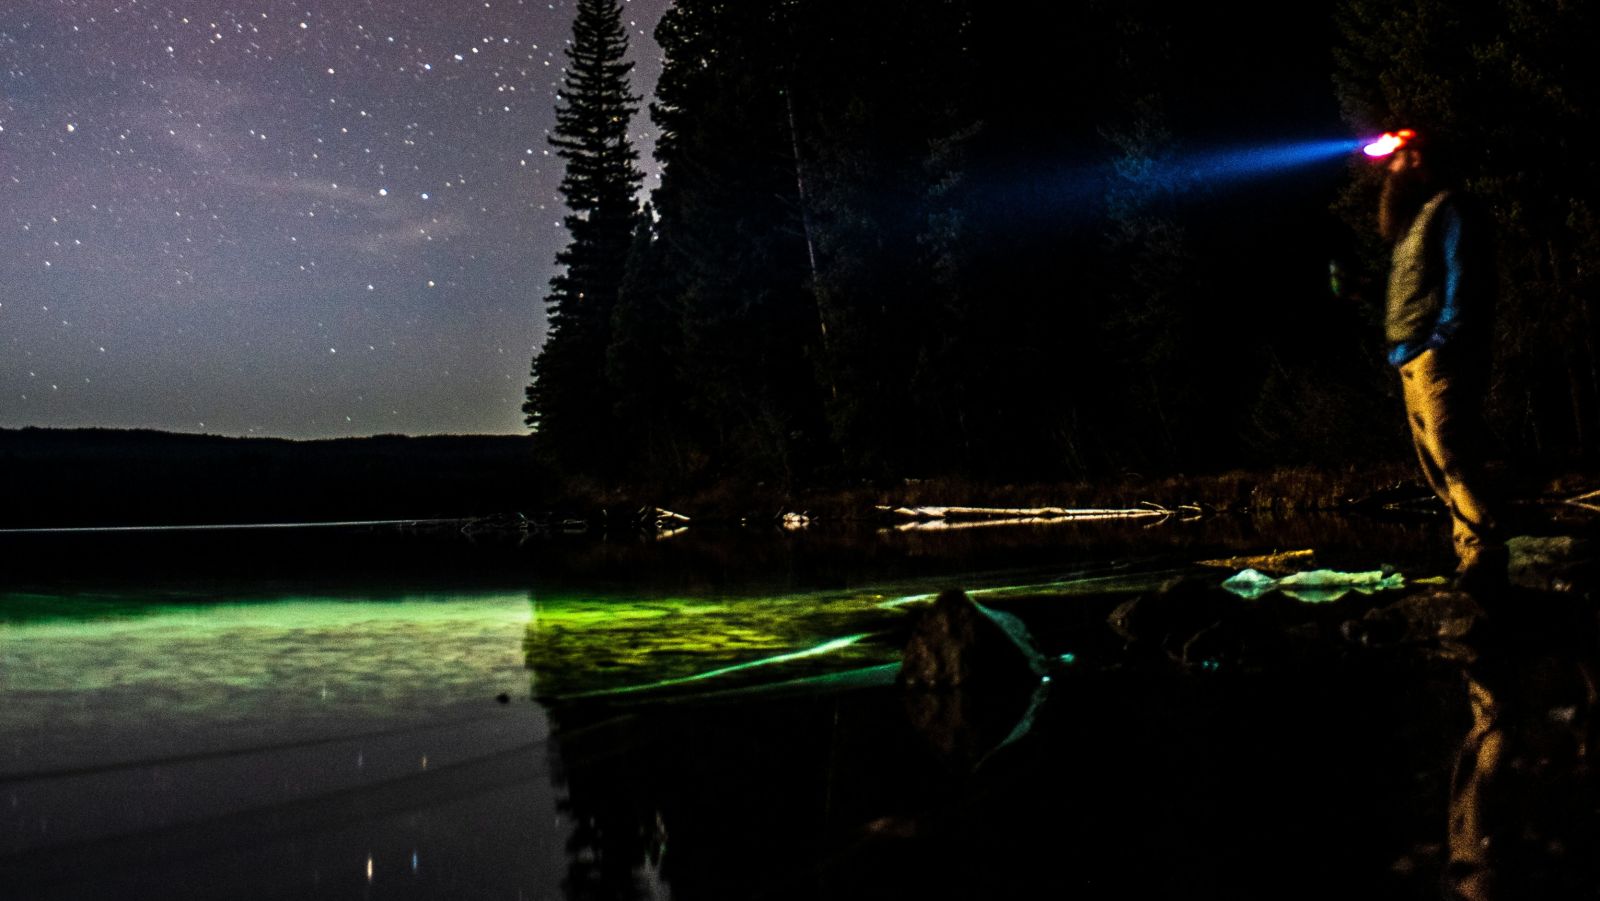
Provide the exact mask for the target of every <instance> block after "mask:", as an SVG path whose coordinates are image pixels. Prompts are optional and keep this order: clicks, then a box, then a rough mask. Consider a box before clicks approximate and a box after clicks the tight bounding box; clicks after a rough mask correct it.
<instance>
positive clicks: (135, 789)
mask: <svg viewBox="0 0 1600 901" xmlns="http://www.w3.org/2000/svg"><path fill="white" fill-rule="evenodd" d="M1182 528H1185V529H1188V531H1187V532H1183V531H1180V530H1179V527H1176V526H1174V527H1171V528H1168V529H1167V530H1166V531H1165V532H1158V531H1151V530H1148V529H1136V528H1130V527H1119V528H1109V527H1106V528H1104V529H1103V530H1102V531H1098V532H1096V531H1092V530H1090V529H1088V528H1087V527H1075V528H1073V529H1072V530H1070V531H1060V530H1056V531H1052V530H1048V529H1046V530H1024V531H1023V532H1020V533H1019V532H1015V531H1013V532H1011V533H1007V534H1004V535H1002V534H999V533H996V534H994V535H988V536H973V535H944V536H927V535H907V534H901V533H893V534H887V533H877V532H865V533H859V534H851V535H845V536H827V535H801V536H793V535H789V536H786V535H781V534H760V535H755V536H751V535H743V534H739V535H729V536H707V537H701V538H693V539H691V540H687V541H685V540H682V539H675V540H674V542H649V541H641V540H637V539H632V538H630V539H627V540H622V541H617V540H610V541H601V540H598V539H585V540H575V541H572V542H568V543H559V542H557V543H535V544H533V545H529V544H528V543H525V542H524V543H518V542H515V541H491V542H488V543H485V542H482V541H480V542H477V543H468V544H463V543H462V542H461V541H460V540H458V539H456V538H453V537H452V538H439V537H437V536H436V537H434V538H430V539H422V538H416V537H412V538H407V539H398V538H395V537H394V536H343V537H332V538H330V537H326V536H324V537H319V538H315V539H274V542H273V543H272V544H270V545H263V544H261V543H259V542H251V543H240V539H238V538H230V539H226V540H221V539H217V540H214V541H213V540H211V539H195V538H189V539H181V540H176V542H175V541H174V539H170V538H168V539H162V540H161V541H152V542H146V543H137V542H135V543H131V544H130V543H129V542H128V541H127V540H126V539H100V541H101V542H102V543H99V544H87V543H82V542H80V543H77V544H72V543H70V542H69V543H65V544H63V543H61V542H59V541H56V542H55V543H50V544H45V543H37V542H36V543H32V544H26V545H18V544H12V545H10V546H7V547H0V550H7V551H10V552H12V554H13V555H14V556H13V557H12V559H14V560H19V561H20V560H26V561H31V562H30V563H29V564H28V565H22V566H19V568H18V569H17V570H14V571H13V572H14V573H16V575H14V576H13V577H12V579H11V580H10V582H9V583H7V584H8V586H9V587H5V588H4V589H0V897H6V898H10V897H19V898H129V897H151V898H220V897H315V898H356V897H360V898H505V899H515V898H551V899H555V898H667V897H673V898H680V899H695V898H754V897H884V896H885V894H887V895H888V896H915V897H934V896H939V897H1019V896H1022V895H1024V894H1026V893H1029V892H1032V891H1036V890H1039V889H1049V890H1052V891H1063V892H1067V891H1070V892H1072V893H1074V894H1075V895H1078V896H1085V897H1127V896H1129V893H1130V892H1134V891H1136V890H1137V891H1138V892H1144V893H1152V892H1153V893H1154V894H1156V895H1160V896H1167V897H1209V896H1217V897H1222V896H1231V897H1238V896H1241V895H1243V896H1262V897H1266V896H1271V892H1272V891H1273V890H1274V887H1276V888H1277V889H1281V888H1282V885H1283V884H1282V883H1281V882H1280V881H1279V879H1280V877H1281V875H1282V874H1283V873H1284V872H1285V868H1287V870H1288V871H1294V872H1298V873H1299V874H1300V876H1299V877H1297V878H1302V879H1306V880H1310V882H1308V883H1306V884H1307V885H1310V886H1313V887H1315V886H1322V887H1325V888H1327V889H1328V890H1329V891H1332V890H1333V889H1334V888H1338V889H1340V890H1346V889H1352V888H1353V887H1360V886H1368V887H1371V886H1378V887H1380V888H1381V889H1382V891H1383V892H1387V893H1390V894H1397V896H1406V897H1427V896H1428V895H1427V894H1425V893H1424V894H1406V893H1407V892H1411V891H1412V890H1413V889H1416V887H1417V886H1418V885H1422V884H1423V883H1427V882H1428V880H1429V879H1430V878H1436V877H1437V874H1438V871H1439V867H1441V866H1442V864H1441V863H1440V860H1441V858H1442V854H1443V852H1442V851H1441V850H1440V849H1441V848H1442V847H1443V846H1444V843H1445V840H1446V839H1445V835H1444V828H1443V827H1444V813H1443V811H1444V806H1445V804H1446V803H1447V802H1448V800H1449V798H1448V791H1447V789H1448V781H1449V779H1448V777H1449V770H1450V767H1451V766H1452V761H1453V759H1454V756H1455V755H1456V753H1457V745H1458V744H1459V743H1460V742H1461V740H1462V735H1463V733H1464V731H1465V727H1466V719H1465V713H1464V711H1465V710H1466V707H1465V696H1464V694H1462V693H1461V690H1460V683H1461V674H1460V672H1459V668H1454V669H1452V668H1451V667H1450V666H1448V665H1435V664H1418V665H1407V666H1406V667H1403V668H1401V669H1395V667H1394V666H1391V665H1390V664H1388V663H1384V664H1381V665H1372V666H1369V665H1366V664H1364V663H1359V661H1358V664H1359V665H1348V664H1347V663H1339V664H1338V665H1336V666H1333V667H1331V668H1325V669H1316V670H1313V669H1311V668H1305V667H1302V668H1299V669H1294V668H1291V669H1290V670H1288V671H1286V672H1280V673H1278V674H1276V675H1274V677H1273V678H1271V679H1263V678H1260V677H1252V676H1248V675H1244V674H1237V673H1229V672H1227V671H1222V672H1219V673H1217V674H1215V675H1205V674H1197V672H1196V671H1194V670H1193V669H1192V668H1191V669H1180V668H1174V667H1172V666H1170V665H1165V664H1159V663H1157V664H1153V665H1146V664H1147V663H1149V661H1145V662H1144V663H1141V660H1142V658H1139V657H1137V656H1128V654H1129V653H1130V652H1129V650H1128V648H1129V647H1133V646H1132V645H1128V644H1127V640H1126V639H1125V638H1124V637H1118V636H1116V635H1114V634H1113V633H1112V632H1111V631H1109V630H1108V629H1106V628H1105V622H1106V617H1107V614H1108V613H1109V611H1110V610H1111V609H1112V608H1114V607H1115V606H1116V605H1117V604H1119V603H1121V602H1123V601H1125V600H1127V599H1129V598H1132V597H1135V596H1137V595H1139V594H1141V593H1145V592H1149V591H1151V590H1153V589H1154V588H1155V587H1156V586H1158V585H1160V584H1161V583H1162V582H1164V581H1166V580H1168V579H1170V578H1172V577H1173V576H1175V575H1178V574H1185V573H1188V574H1193V573H1196V572H1201V571H1203V570H1199V569H1196V568H1195V567H1193V566H1192V565H1191V564H1192V562H1193V561H1194V560H1198V559H1203V558H1204V557H1206V556H1212V555H1217V554H1222V553H1226V552H1232V551H1241V550H1272V549H1275V548H1287V547H1291V546H1297V545H1300V544H1302V543H1306V542H1305V540H1306V539H1311V540H1312V541H1314V542H1315V543H1316V544H1317V546H1318V547H1319V548H1323V549H1324V553H1325V555H1327V556H1331V557H1333V558H1335V560H1333V561H1330V562H1335V563H1337V562H1340V561H1341V560H1343V561H1348V562H1351V563H1359V562H1362V561H1367V562H1369V563H1370V565H1376V564H1377V563H1380V562H1394V561H1409V562H1408V563H1407V564H1406V565H1408V566H1410V567H1411V568H1413V569H1414V570H1417V571H1421V570H1423V569H1425V568H1426V567H1428V566H1430V565H1433V563H1434V561H1436V560H1437V557H1438V555H1439V553H1440V550H1439V547H1438V544H1437V539H1438V534H1437V532H1436V531H1435V530H1434V529H1433V527H1432V526H1422V527H1415V526H1377V525H1371V526H1370V527H1363V528H1361V529H1357V530H1354V531H1353V532H1352V531H1350V530H1344V531H1341V530H1340V529H1339V528H1336V527H1332V526H1326V525H1323V526H1314V525H1307V524H1305V523H1300V524H1296V525H1294V526H1293V527H1292V528H1291V529H1289V530H1288V531H1287V532H1285V533H1283V534H1278V535H1271V534H1265V533H1262V532H1261V531H1259V529H1256V528H1253V527H1251V528H1241V527H1239V526H1237V525H1229V526H1227V527H1225V528H1224V527H1218V526H1216V525H1212V526H1192V525H1191V526H1185V527H1182ZM1319 529H1321V530H1322V531H1318V530H1319ZM1330 529H1331V531H1330ZM1296 530H1298V531H1296ZM1296 539H1299V540H1298V541H1297V540H1296ZM207 541H212V543H209V544H208V543H205V542H207ZM186 542H187V543H186ZM196 542H199V543H196ZM229 542H233V543H229ZM69 560H71V561H75V563H73V564H72V568H71V569H62V567H63V566H66V565H67V563H66V561H69ZM239 571H243V573H244V574H242V575H241V574H236V573H238V572H239ZM1218 572H1219V573H1220V571H1218ZM949 585H959V586H961V587H964V588H967V589H969V590H973V591H976V592H979V593H980V596H981V597H982V598H983V599H985V600H986V602H988V603H990V604H992V605H993V606H996V607H1000V608H1003V609H1009V610H1012V611H1013V612H1015V613H1017V614H1018V615H1020V616H1023V618H1024V619H1025V620H1027V621H1028V622H1029V623H1030V625H1032V626H1033V627H1034V628H1035V630H1036V632H1037V633H1038V635H1039V638H1040V642H1041V645H1042V646H1044V647H1045V650H1047V652H1048V653H1050V654H1051V655H1052V657H1054V658H1055V659H1058V660H1063V661H1074V662H1073V663H1072V664H1071V665H1072V666H1076V667H1078V668H1077V669H1076V670H1071V669H1068V670H1065V671H1064V672H1063V673H1062V674H1061V677H1060V678H1058V679H1057V680H1056V682H1055V683H1053V686H1054V687H1053V688H1052V691H1053V692H1054V694H1052V695H1050V696H1049V697H1044V696H1039V697H1035V698H1034V699H1032V700H1031V701H1030V699H1029V698H1028V697H1027V696H1026V693H1024V694H1023V695H1022V696H1020V697H1015V698H998V699H987V700H985V701H984V702H983V704H982V705H981V709H973V710H957V711H954V712H952V711H951V710H949V709H939V710H927V709H921V708H918V707H916V706H914V705H912V704H911V702H910V701H908V700H905V699H903V698H902V696H901V695H900V694H899V693H898V692H897V691H896V690H895V689H893V687H892V686H891V685H890V682H892V678H893V665H894V664H895V663H896V662H897V661H898V659H899V654H900V648H901V646H902V644H903V642H904V640H905V636H906V629H907V611H908V610H909V609H912V606H913V605H914V602H915V601H917V600H919V599H922V598H925V597H927V596H928V595H929V594H930V593H932V592H935V591H937V590H939V589H942V588H944V587H947V586H949ZM1284 603H1288V602H1284ZM1340 603H1341V604H1346V603H1348V604H1353V605H1354V606H1347V607H1342V608H1338V609H1334V607H1330V608H1329V610H1330V612H1329V613H1327V614H1326V615H1324V616H1323V617H1322V619H1323V620H1325V621H1326V622H1324V623H1323V624H1322V625H1321V626H1317V624H1316V623H1312V625H1313V626H1317V627H1318V628H1322V627H1323V626H1327V627H1328V628H1332V627H1333V626H1335V625H1337V622H1338V621H1339V620H1340V619H1342V618H1345V617H1349V616H1359V615H1360V613H1361V612H1362V611H1363V610H1364V609H1369V608H1370V607H1371V606H1372V603H1373V602H1371V601H1370V600H1368V601H1351V602H1340ZM1362 605H1365V606H1362ZM1335 606H1337V605H1335ZM1252 609H1255V608H1252ZM1261 609H1277V608H1261ZM1252 615H1254V614H1252ZM1274 615H1276V614H1274ZM1295 615H1298V614H1295ZM1136 644H1137V642H1135V645H1136ZM1218 659H1222V660H1224V661H1226V660H1228V659H1229V658H1227V657H1226V656H1222V657H1219V658H1218ZM1340 659H1341V660H1342V659H1343V658H1340ZM1169 663H1170V661H1169ZM1064 665H1065V664H1064ZM1397 674H1399V675H1397ZM1407 699H1410V700H1415V701H1417V702H1418V703H1419V704H1421V707H1418V708H1416V709H1412V710H1410V711H1409V712H1405V711H1404V710H1402V708H1403V707H1404V704H1403V703H1402V702H1404V701H1406V700H1407ZM1030 704H1031V705H1032V707H1031V708H1030ZM1029 710H1031V711H1032V713H1029V716H1033V715H1034V714H1037V716H1036V717H1034V719H1035V721H1036V723H1035V728H1034V730H1033V733H1032V734H1031V735H1030V736H1029V737H1028V739H1027V740H1026V741H1022V742H1019V743H1017V744H1016V745H1015V746H1014V747H1008V748H1007V749H1006V750H1005V755H1010V756H1004V757H1003V762H1002V763H991V762H989V761H988V758H986V757H985V756H984V753H987V752H990V751H992V749H993V748H994V747H995V746H997V745H999V744H1000V743H1001V740H1002V739H1004V737H1005V735H1006V734H1007V733H1008V732H1011V731H1012V730H1013V729H1014V727H1015V726H1016V724H1017V723H1018V722H1019V721H1020V717H1021V716H1022V715H1023V714H1024V713H1026V712H1028V711H1029ZM1418 710H1423V711H1424V713H1422V714H1418V712H1417V711H1418ZM1397 733H1398V734H1399V735H1400V736H1401V739H1402V745H1401V746H1400V747H1399V748H1398V749H1397V747H1396V745H1395V742H1396V737H1395V736H1396V734H1397ZM1378 749H1384V750H1381V751H1380V750H1378ZM1419 799H1421V800H1419ZM1330 848H1337V849H1339V854H1338V855H1337V856H1335V857H1330ZM1397 861H1398V863H1397ZM1406 861H1410V863H1406ZM1335 863H1337V865H1335ZM1397 867H1398V868H1399V869H1396V868H1397ZM1407 867H1410V868H1411V872H1410V873H1409V874H1408V873H1406V872H1401V871H1402V870H1405V869H1406V868H1407ZM1430 867H1431V868H1432V869H1431V870H1430V869H1429V868H1430ZM1418 873H1421V874H1423V875H1417V874H1418ZM1429 873H1431V874H1432V876H1431V877H1430V876H1428V875H1427V874H1429ZM1430 884H1436V883H1430ZM1305 893H1309V894H1321V893H1322V891H1321V889H1317V890H1315V891H1309V890H1308V891H1307V892H1295V893H1294V894H1305ZM1278 896H1280V897H1281V896H1282V895H1281V894H1280V895H1278Z"/></svg>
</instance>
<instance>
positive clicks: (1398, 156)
mask: <svg viewBox="0 0 1600 901" xmlns="http://www.w3.org/2000/svg"><path fill="white" fill-rule="evenodd" d="M1443 150H1444V148H1442V147H1439V146H1438V145H1437V144H1436V143H1434V142H1430V141H1426V140H1424V138H1423V137H1422V136H1421V135H1419V134H1417V133H1416V132H1414V131H1411V130H1404V131H1400V132H1396V133H1394V134H1391V135H1385V136H1384V138H1383V139H1382V140H1380V141H1378V142H1375V143H1374V144H1371V145H1368V148H1367V153H1368V155H1369V156H1374V157H1378V158H1380V159H1382V160H1383V165H1384V167H1385V170H1386V172H1385V177H1384V183H1383V193H1382V197H1381V199H1380V202H1379V208H1378V230H1379V232H1380V234H1381V235H1382V236H1383V238H1384V240H1385V241H1388V242H1392V243H1393V245H1394V252H1393V257H1392V259H1391V265H1390V270H1389V288H1388V305H1387V312H1386V317H1385V339H1386V341H1387V344H1388V348H1389V353H1388V358H1389V362H1390V363H1391V364H1392V365H1394V366H1395V367H1396V368H1397V369H1398V370H1399V374H1400V385H1401V392H1402V395H1403V397H1404V400H1405V409H1406V419H1407V422H1408V423H1409V426H1410V429H1411V439H1412V443H1413V444H1414V445H1415V447H1416V452H1417V459H1418V461H1419V462H1420V463H1421V466H1422V474H1423V477H1424V478H1425V479H1426V480H1427V482H1428V485H1429V486H1430V487H1431V488H1432V489H1433V492H1434V493H1435V494H1436V495H1438V496H1439V499H1440V500H1441V501H1443V502H1444V505H1445V507H1446V508H1447V509H1448V510H1449V512H1450V519H1451V537H1452V541H1453V544H1454V546H1455V553H1456V557H1457V560H1458V561H1459V563H1458V566H1457V568H1456V580H1455V585H1456V587H1457V588H1458V589H1461V590H1464V591H1468V592H1482V591H1487V590H1492V589H1494V588H1496V587H1498V586H1501V585H1503V584H1504V583H1505V580H1506V549H1505V542H1504V537H1503V536H1502V534H1501V531H1500V523H1499V519H1498V516H1497V514H1496V510H1495V505H1494V503H1493V501H1492V500H1491V499H1490V497H1489V496H1488V495H1487V494H1486V493H1485V479H1484V476H1483V469H1482V467H1483V454H1484V444H1485V435H1484V428H1483V418H1482V412H1483V397H1484V394H1485V392H1486V390H1487V387H1488V376H1489V365H1490V358H1491V346H1490V341H1491V339H1492V337H1493V328H1494V304H1495V277H1496V276H1495V261H1494V247H1493V242H1492V239H1491V237H1490V234H1489V224H1488V223H1487V222H1485V221H1484V220H1483V218H1482V217H1481V215H1480V214H1479V213H1478V212H1477V211H1476V209H1475V208H1474V206H1473V205H1472V203H1471V202H1470V200H1469V199H1468V198H1467V197H1466V196H1465V195H1464V194H1463V193H1462V192H1461V191H1460V190H1459V188H1458V187H1457V186H1456V184H1455V183H1454V181H1453V179H1452V178H1451V177H1450V174H1449V168H1448V166H1447V165H1443V164H1442V163H1443V162H1445V160H1446V157H1445V154H1444V152H1443Z"/></svg>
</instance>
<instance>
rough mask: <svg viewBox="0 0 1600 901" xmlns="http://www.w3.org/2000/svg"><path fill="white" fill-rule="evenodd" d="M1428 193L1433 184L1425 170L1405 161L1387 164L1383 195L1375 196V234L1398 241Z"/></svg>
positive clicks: (1430, 193)
mask: <svg viewBox="0 0 1600 901" xmlns="http://www.w3.org/2000/svg"><path fill="white" fill-rule="evenodd" d="M1431 196H1433V185H1432V180H1431V179H1430V178H1429V177H1428V171H1427V170H1426V169H1424V168H1423V167H1421V166H1420V165H1416V164H1413V163H1410V161H1409V160H1396V162H1395V164H1394V165H1391V166H1390V167H1389V173H1388V175H1387V176H1386V177H1385V178H1384V180H1383V194H1382V195H1381V196H1380V197H1379V198H1378V234H1380V235H1382V236H1383V239H1384V240H1385V241H1388V242H1390V243H1394V242H1395V241H1397V240H1399V239H1400V236H1401V235H1403V234H1405V233H1406V229H1408V228H1410V227H1411V221H1412V220H1413V219H1415V218H1417V213H1418V211H1420V210H1421V209H1422V206H1423V204H1425V203H1427V202H1428V198H1429V197H1431Z"/></svg>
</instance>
